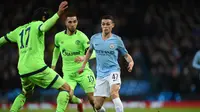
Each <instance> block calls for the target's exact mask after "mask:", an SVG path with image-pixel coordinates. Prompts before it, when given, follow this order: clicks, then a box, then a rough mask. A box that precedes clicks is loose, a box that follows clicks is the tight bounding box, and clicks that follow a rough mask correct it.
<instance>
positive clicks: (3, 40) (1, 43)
mask: <svg viewBox="0 0 200 112" xmlns="http://www.w3.org/2000/svg"><path fill="white" fill-rule="evenodd" d="M5 43H7V40H6V39H5V38H4V37H1V38H0V47H1V46H2V45H4V44H5Z"/></svg>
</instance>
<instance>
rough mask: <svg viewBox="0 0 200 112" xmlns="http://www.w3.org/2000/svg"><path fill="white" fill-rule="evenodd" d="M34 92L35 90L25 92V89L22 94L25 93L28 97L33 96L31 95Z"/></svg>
mask: <svg viewBox="0 0 200 112" xmlns="http://www.w3.org/2000/svg"><path fill="white" fill-rule="evenodd" d="M33 93H34V91H33V90H31V91H28V92H24V91H23V92H22V94H23V95H24V96H25V97H26V98H28V97H31V96H32V95H33Z"/></svg>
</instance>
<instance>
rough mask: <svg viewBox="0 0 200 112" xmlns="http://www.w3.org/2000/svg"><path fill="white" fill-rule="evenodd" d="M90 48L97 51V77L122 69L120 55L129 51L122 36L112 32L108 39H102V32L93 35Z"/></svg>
mask: <svg viewBox="0 0 200 112" xmlns="http://www.w3.org/2000/svg"><path fill="white" fill-rule="evenodd" d="M90 48H91V49H94V50H95V52H96V62H97V66H96V68H97V78H104V77H106V76H108V75H109V74H110V73H111V72H117V71H120V66H119V63H118V55H119V53H120V54H121V55H123V56H124V55H125V54H127V53H128V51H127V50H126V48H125V46H124V43H123V41H122V40H121V38H120V37H119V36H117V35H115V34H112V36H111V37H110V38H108V39H107V40H103V39H102V33H97V34H95V35H93V36H92V37H91V40H90Z"/></svg>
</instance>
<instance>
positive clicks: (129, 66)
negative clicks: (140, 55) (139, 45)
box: [128, 61, 134, 72]
mask: <svg viewBox="0 0 200 112" xmlns="http://www.w3.org/2000/svg"><path fill="white" fill-rule="evenodd" d="M133 65H134V63H133V61H131V62H130V63H129V64H128V72H131V71H132V69H133Z"/></svg>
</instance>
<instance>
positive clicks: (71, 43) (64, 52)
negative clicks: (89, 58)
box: [52, 30, 89, 73]
mask: <svg viewBox="0 0 200 112" xmlns="http://www.w3.org/2000/svg"><path fill="white" fill-rule="evenodd" d="M55 46H56V48H58V49H59V51H60V53H61V56H62V62H63V68H62V69H63V72H64V73H65V72H68V71H77V70H78V69H80V67H81V66H82V63H77V62H74V59H75V58H76V57H77V56H84V55H85V49H87V48H88V47H89V39H88V37H87V36H86V35H85V34H84V33H83V32H81V31H79V30H77V31H76V33H75V34H73V35H68V34H66V32H65V31H62V32H59V33H57V34H56V35H55ZM52 65H55V63H54V64H52ZM86 68H88V69H89V65H88V64H87V65H86Z"/></svg>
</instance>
